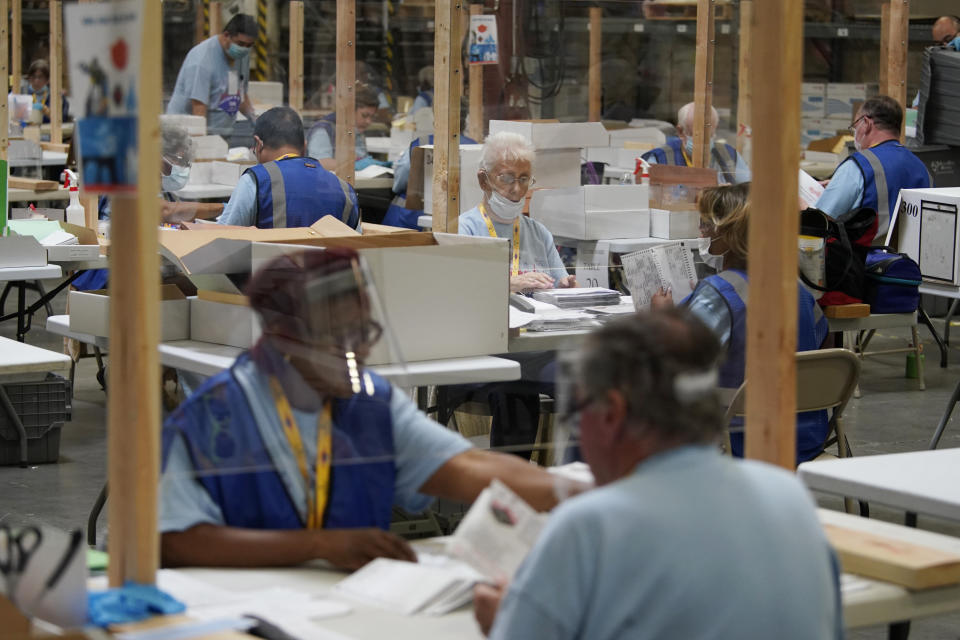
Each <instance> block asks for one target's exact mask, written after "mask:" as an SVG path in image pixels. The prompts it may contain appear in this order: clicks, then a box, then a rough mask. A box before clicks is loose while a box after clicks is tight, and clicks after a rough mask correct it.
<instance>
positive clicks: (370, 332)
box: [334, 320, 383, 346]
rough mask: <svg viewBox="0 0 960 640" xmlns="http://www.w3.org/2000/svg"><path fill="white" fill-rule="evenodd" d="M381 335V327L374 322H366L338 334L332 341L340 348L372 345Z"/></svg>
mask: <svg viewBox="0 0 960 640" xmlns="http://www.w3.org/2000/svg"><path fill="white" fill-rule="evenodd" d="M382 335H383V327H382V326H381V325H380V323H379V322H377V321H376V320H367V321H366V322H364V323H363V324H361V325H359V326H357V327H353V328H350V329H347V330H345V331H342V332H338V333H337V334H336V335H335V336H334V340H335V342H336V343H337V344H339V345H341V346H346V345H350V346H353V345H358V344H365V345H368V346H369V345H372V344H374V343H376V341H377V340H379V339H380V336H382Z"/></svg>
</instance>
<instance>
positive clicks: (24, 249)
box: [0, 236, 47, 268]
mask: <svg viewBox="0 0 960 640" xmlns="http://www.w3.org/2000/svg"><path fill="white" fill-rule="evenodd" d="M45 266H47V250H46V249H45V248H44V246H43V245H42V244H40V243H39V242H38V241H37V239H36V238H34V237H33V236H0V268H7V267H45Z"/></svg>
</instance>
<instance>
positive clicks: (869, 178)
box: [848, 140, 933, 242]
mask: <svg viewBox="0 0 960 640" xmlns="http://www.w3.org/2000/svg"><path fill="white" fill-rule="evenodd" d="M848 160H852V161H853V162H855V163H856V164H857V167H859V168H860V173H862V174H863V199H862V201H861V204H860V206H862V207H869V208H870V209H873V210H874V211H876V212H877V235H876V236H875V239H879V240H880V241H881V242H882V241H883V240H884V239H885V238H886V236H887V230H888V229H889V228H890V220H891V219H892V218H893V208H894V207H895V206H896V205H897V196H899V195H900V190H901V189H925V188H927V187H931V186H933V180H932V179H931V178H930V172H929V171H927V167H926V165H924V164H923V161H922V160H921V159H920V158H918V157H917V156H915V155H914V154H913V153H912V152H911V151H910V150H909V149H907V148H906V147H905V146H903V145H902V144H900V143H899V142H898V141H896V140H888V141H887V142H881V143H880V144H878V145H876V146H874V147H871V148H869V149H863V150H862V151H857V152H856V153H854V154H853V155H851V156H850V158H848Z"/></svg>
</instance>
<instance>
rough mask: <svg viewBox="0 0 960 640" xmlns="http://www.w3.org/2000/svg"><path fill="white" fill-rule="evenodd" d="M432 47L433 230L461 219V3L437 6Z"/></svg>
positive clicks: (449, 229)
mask: <svg viewBox="0 0 960 640" xmlns="http://www.w3.org/2000/svg"><path fill="white" fill-rule="evenodd" d="M436 6H437V10H436V17H435V19H434V24H435V25H436V27H435V29H436V30H435V31H434V45H433V73H434V82H433V133H434V135H433V230H434V231H445V232H447V233H457V218H459V216H460V145H459V134H460V118H459V114H460V59H461V55H460V25H461V13H462V12H463V9H462V5H461V4H460V0H451V1H450V2H437V5H436Z"/></svg>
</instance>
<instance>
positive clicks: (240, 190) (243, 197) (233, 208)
mask: <svg viewBox="0 0 960 640" xmlns="http://www.w3.org/2000/svg"><path fill="white" fill-rule="evenodd" d="M217 222H219V223H220V224H230V225H236V226H238V227H252V226H254V225H255V224H256V223H257V182H256V181H255V180H254V179H253V176H252V175H250V174H249V173H244V174H243V175H241V176H240V179H239V180H238V181H237V186H236V187H234V188H233V193H231V194H230V200H228V201H227V204H225V205H223V211H222V212H221V213H220V217H219V218H217Z"/></svg>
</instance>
